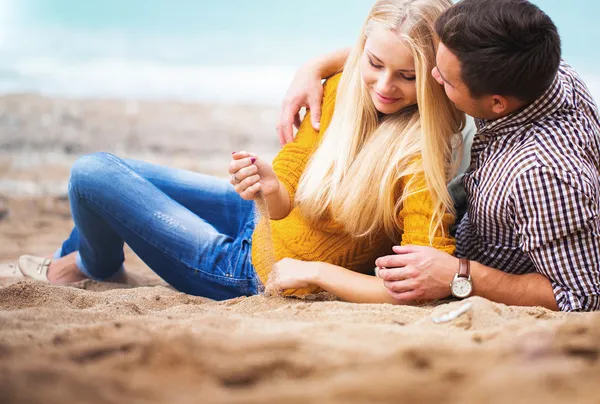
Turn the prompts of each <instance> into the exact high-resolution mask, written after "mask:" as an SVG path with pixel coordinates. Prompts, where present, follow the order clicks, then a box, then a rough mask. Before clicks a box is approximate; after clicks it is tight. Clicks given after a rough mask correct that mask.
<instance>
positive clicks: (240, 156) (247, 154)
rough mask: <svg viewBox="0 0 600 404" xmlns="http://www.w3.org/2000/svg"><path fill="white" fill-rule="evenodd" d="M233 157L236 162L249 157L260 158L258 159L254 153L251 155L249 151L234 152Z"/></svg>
mask: <svg viewBox="0 0 600 404" xmlns="http://www.w3.org/2000/svg"><path fill="white" fill-rule="evenodd" d="M231 157H232V158H233V159H234V160H241V159H244V158H247V157H254V158H258V157H257V156H256V154H254V153H250V152H247V151H241V152H233V153H231Z"/></svg>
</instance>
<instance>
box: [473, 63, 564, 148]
mask: <svg viewBox="0 0 600 404" xmlns="http://www.w3.org/2000/svg"><path fill="white" fill-rule="evenodd" d="M567 93H568V91H567V89H566V88H565V86H564V85H563V82H562V78H561V73H560V72H559V73H558V74H557V75H556V77H555V78H554V81H553V82H552V85H551V86H550V88H548V90H546V92H545V93H544V94H543V95H542V96H541V97H539V98H538V99H537V100H535V101H534V102H533V103H532V104H530V105H529V106H527V107H525V108H524V109H522V110H520V111H516V112H513V113H512V114H510V115H507V116H505V117H502V118H500V119H496V120H495V121H489V120H485V119H477V120H476V123H477V128H478V129H479V134H485V135H486V136H497V135H503V134H507V133H512V132H515V131H516V130H518V129H520V128H522V127H523V126H525V125H527V124H529V123H531V122H534V121H540V120H542V119H543V118H545V117H547V116H549V115H552V114H553V113H555V112H556V111H557V110H558V109H559V108H560V107H561V106H562V105H563V104H564V103H565V101H566V99H567Z"/></svg>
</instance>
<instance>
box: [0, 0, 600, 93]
mask: <svg viewBox="0 0 600 404" xmlns="http://www.w3.org/2000/svg"><path fill="white" fill-rule="evenodd" d="M373 2H374V1H373V0H328V1H317V0H305V1H303V2H302V3H301V4H300V5H299V4H298V3H296V2H287V1H285V2H284V1H278V0H253V1H252V2H249V1H245V0H230V1H227V2H222V1H210V2H208V1H198V0H196V1H193V0H171V1H166V0H147V1H142V0H129V1H127V2H123V1H121V0H103V1H86V2H82V1H76V0H0V93H3V94H7V93H23V92H28V93H40V94H43V95H49V96H64V97H84V98H126V99H159V100H187V101H202V102H214V103H250V104H278V103H279V102H280V101H281V98H282V97H283V95H284V93H285V90H286V89H287V85H288V84H289V82H290V80H291V79H292V77H293V74H294V72H295V70H296V68H297V67H298V66H299V65H300V64H301V63H303V62H304V61H306V60H308V59H310V58H312V57H315V56H317V55H320V54H323V53H325V52H329V51H332V50H335V49H338V48H341V47H346V46H351V45H352V44H353V43H354V41H355V38H356V36H357V34H358V32H359V29H360V27H361V25H362V23H363V21H364V18H365V17H366V15H367V12H368V10H369V8H370V6H371V5H372V4H373ZM534 3H536V4H537V5H538V6H540V8H542V9H543V10H544V11H546V12H547V13H548V14H549V15H550V17H552V18H553V20H554V21H555V23H556V24H557V26H558V27H559V31H560V33H561V36H562V38H563V55H564V58H565V60H566V61H567V62H568V63H570V64H572V65H573V66H574V67H575V69H576V70H578V71H579V72H580V73H581V75H582V76H583V77H584V79H585V80H586V82H587V83H588V85H589V86H590V88H591V89H592V92H593V94H594V95H595V97H596V98H598V97H600V73H597V72H596V66H597V65H598V63H599V62H600V52H597V53H594V52H593V49H596V48H597V43H596V42H597V41H598V39H600V24H597V23H596V21H595V18H596V17H597V16H598V15H600V5H598V4H597V3H596V2H593V1H591V0H577V2H572V3H566V2H564V1H562V0H537V1H534ZM595 16H596V17H595Z"/></svg>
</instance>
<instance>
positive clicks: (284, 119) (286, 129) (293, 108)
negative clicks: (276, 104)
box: [278, 101, 302, 145]
mask: <svg viewBox="0 0 600 404" xmlns="http://www.w3.org/2000/svg"><path fill="white" fill-rule="evenodd" d="M301 108H302V105H301V104H300V103H299V102H296V101H284V103H283V111H282V112H281V118H280V120H279V127H278V132H279V139H280V140H281V139H283V142H284V143H282V145H285V144H288V143H291V142H293V141H294V124H295V123H296V122H297V120H300V117H299V116H298V118H297V119H296V116H297V115H298V114H299V112H300V109H301Z"/></svg>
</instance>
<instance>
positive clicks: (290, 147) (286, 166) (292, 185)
mask: <svg viewBox="0 0 600 404" xmlns="http://www.w3.org/2000/svg"><path fill="white" fill-rule="evenodd" d="M340 77H341V73H340V74H337V75H335V76H333V77H331V78H330V79H328V80H327V81H326V82H325V84H324V86H323V106H322V113H321V128H320V130H319V131H316V130H314V129H313V127H312V124H311V122H310V112H308V111H307V113H306V115H305V116H304V119H303V120H302V124H301V125H300V128H299V129H298V133H297V134H296V138H295V140H294V141H293V142H292V143H288V144H287V145H285V146H284V147H283V149H281V151H280V152H279V154H278V155H277V156H276V157H275V159H274V160H273V169H274V170H275V173H276V174H277V178H279V180H280V181H281V182H282V183H283V185H284V186H285V187H286V188H287V190H288V192H289V194H290V201H293V200H294V199H295V197H296V190H297V189H298V184H299V183H300V177H301V176H302V173H303V172H304V170H305V168H306V165H307V163H308V161H309V159H310V157H311V156H312V154H313V153H314V151H315V150H316V149H317V147H318V145H319V141H320V140H321V137H322V135H323V134H324V133H325V131H326V130H327V128H328V127H329V124H330V123H331V118H333V111H334V108H335V98H336V95H337V86H338V84H339V81H340Z"/></svg>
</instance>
